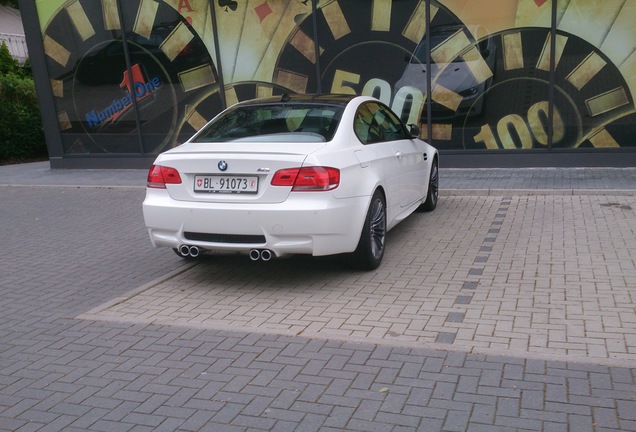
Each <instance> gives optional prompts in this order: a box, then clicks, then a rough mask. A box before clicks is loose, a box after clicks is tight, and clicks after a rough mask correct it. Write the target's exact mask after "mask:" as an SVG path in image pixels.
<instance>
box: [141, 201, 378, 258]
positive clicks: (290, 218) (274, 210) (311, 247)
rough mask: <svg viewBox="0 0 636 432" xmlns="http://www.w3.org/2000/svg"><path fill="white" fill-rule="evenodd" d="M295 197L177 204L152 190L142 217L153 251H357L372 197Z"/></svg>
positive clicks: (291, 252) (290, 252) (281, 252)
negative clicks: (184, 247)
mask: <svg viewBox="0 0 636 432" xmlns="http://www.w3.org/2000/svg"><path fill="white" fill-rule="evenodd" d="M320 198H321V199H320V200H318V199H316V195H315V193H296V194H292V195H291V196H290V197H289V198H288V199H287V200H286V201H285V202H283V203H278V204H260V205H259V204H227V203H214V204H211V203H197V202H185V201H176V200H173V199H172V198H170V196H169V195H168V193H167V191H165V190H153V189H148V190H147V193H146V199H145V200H144V203H143V214H144V220H145V223H146V227H147V229H148V233H149V235H150V240H151V241H152V244H153V245H154V246H155V247H169V248H173V249H176V248H179V247H180V246H181V245H184V244H185V245H189V246H197V247H198V248H199V249H204V250H211V251H227V252H231V251H235V252H248V251H250V250H252V249H269V250H271V251H272V252H273V253H274V254H275V255H276V256H282V255H286V254H311V255H315V256H319V255H333V254H338V253H346V252H353V251H354V250H355V248H356V247H357V244H358V241H359V239H360V233H361V231H362V225H363V222H364V216H365V215H366V211H367V206H368V197H356V198H347V199H336V198H333V197H331V198H328V199H322V198H326V197H320Z"/></svg>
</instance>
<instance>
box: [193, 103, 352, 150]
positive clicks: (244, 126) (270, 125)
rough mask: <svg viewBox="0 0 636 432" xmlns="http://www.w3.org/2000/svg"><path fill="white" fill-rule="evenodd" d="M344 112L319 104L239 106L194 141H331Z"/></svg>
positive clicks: (208, 127) (337, 108)
mask: <svg viewBox="0 0 636 432" xmlns="http://www.w3.org/2000/svg"><path fill="white" fill-rule="evenodd" d="M343 110H344V107H343V106H335V105H316V104H306V105H305V104H274V105H254V106H238V107H236V108H234V109H232V110H230V111H227V112H226V113H225V114H223V115H221V116H220V117H219V118H217V119H216V120H215V121H214V122H212V123H210V124H209V125H207V126H206V127H205V128H204V129H203V130H202V131H201V132H200V133H199V134H197V136H196V137H195V139H194V140H193V141H194V142H227V141H246V140H249V141H263V142H272V141H276V140H277V137H276V136H277V135H278V137H279V138H280V141H285V142H291V141H297V142H316V141H325V142H326V141H331V139H332V138H333V135H334V133H335V131H336V129H337V127H338V123H339V122H340V117H341V116H342V111H343ZM281 134H284V135H285V136H284V137H283V136H281ZM291 135H293V136H291Z"/></svg>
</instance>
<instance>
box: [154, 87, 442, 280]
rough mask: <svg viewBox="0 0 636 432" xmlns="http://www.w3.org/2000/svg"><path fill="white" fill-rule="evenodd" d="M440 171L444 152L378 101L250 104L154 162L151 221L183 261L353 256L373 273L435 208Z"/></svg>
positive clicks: (157, 238) (159, 238) (157, 241)
mask: <svg viewBox="0 0 636 432" xmlns="http://www.w3.org/2000/svg"><path fill="white" fill-rule="evenodd" d="M362 114H363V115H362ZM376 121H377V122H376ZM383 123H384V126H383ZM354 125H356V127H354ZM365 128H368V129H369V130H368V131H366V132H365V133H364V134H361V133H362V132H361V130H363V129H365ZM376 131H377V132H378V133H380V135H383V137H382V138H377V139H376V138H375V137H374V136H373V137H372V132H376ZM383 131H384V132H383ZM361 137H363V138H361ZM433 164H435V166H437V165H436V164H437V151H436V150H435V149H434V148H433V147H431V146H429V145H428V144H426V143H425V142H423V141H421V140H419V139H418V138H417V137H416V136H415V133H414V132H413V131H410V130H408V128H407V127H406V126H404V125H403V124H402V122H401V121H400V120H399V119H398V118H397V117H396V116H395V114H393V113H391V112H390V110H389V109H388V108H387V107H386V106H383V105H382V104H381V103H380V102H379V101H377V100H376V99H373V98H369V97H353V96H328V95H327V96H304V95H297V96H292V97H288V96H286V95H285V96H283V98H282V100H272V99H270V100H266V101H251V102H246V103H242V104H238V105H235V106H234V107H232V108H230V109H228V110H226V111H224V112H223V113H221V114H220V115H219V116H217V117H216V118H215V119H214V120H212V122H210V123H208V125H206V127H204V128H203V129H202V130H201V131H199V132H198V133H197V134H196V135H195V136H194V137H192V138H191V139H190V140H189V141H188V142H186V143H185V144H183V145H181V146H179V147H177V148H174V149H172V150H169V151H167V152H165V153H162V154H161V155H159V156H158V157H157V159H156V160H155V162H154V165H153V166H152V168H151V169H150V171H149V175H148V187H147V192H146V199H145V200H144V203H143V213H144V219H145V223H146V227H147V228H148V232H149V234H150V239H151V241H152V243H153V245H154V246H156V247H169V248H172V249H174V250H175V251H176V252H177V253H178V254H180V255H181V256H183V257H194V256H196V255H198V254H199V253H200V252H201V251H205V250H208V251H221V252H223V251H226V252H232V251H234V252H243V253H247V254H249V255H250V257H251V258H252V259H254V260H256V259H263V260H268V259H271V258H274V257H279V256H283V255H286V254H310V255H314V256H321V255H333V254H340V253H353V254H352V255H351V258H352V262H353V263H354V265H356V267H359V268H364V269H372V268H376V267H377V266H378V265H379V264H380V262H381V260H382V256H383V254H384V244H385V236H386V232H387V231H388V230H389V229H391V228H392V227H393V226H394V225H396V224H397V223H399V222H400V221H401V220H403V219H404V218H406V217H407V216H408V215H409V214H411V213H412V212H413V211H414V210H415V209H417V208H418V207H424V208H425V209H429V210H431V209H432V208H434V207H435V203H436V201H437V180H436V177H435V182H429V176H430V175H431V173H432V172H433V171H432V170H431V167H432V166H433ZM436 172H437V171H436V170H435V176H436V175H437V174H436ZM431 185H434V186H435V187H434V188H433V189H431ZM427 190H432V191H434V192H435V193H434V198H435V199H434V200H433V201H429V200H427ZM428 195H429V196H432V195H431V193H429V194H428Z"/></svg>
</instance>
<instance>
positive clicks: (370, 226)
mask: <svg viewBox="0 0 636 432" xmlns="http://www.w3.org/2000/svg"><path fill="white" fill-rule="evenodd" d="M385 241H386V203H385V201H384V195H382V192H380V191H375V193H374V194H373V198H371V204H370V205H369V210H368V211H367V216H366V218H365V220H364V226H363V227H362V233H361V235H360V241H359V242H358V247H357V248H356V250H355V251H354V252H353V253H352V254H351V261H352V264H353V265H354V266H355V267H357V268H359V269H361V270H373V269H376V268H378V266H379V265H380V263H381V262H382V257H384V246H385Z"/></svg>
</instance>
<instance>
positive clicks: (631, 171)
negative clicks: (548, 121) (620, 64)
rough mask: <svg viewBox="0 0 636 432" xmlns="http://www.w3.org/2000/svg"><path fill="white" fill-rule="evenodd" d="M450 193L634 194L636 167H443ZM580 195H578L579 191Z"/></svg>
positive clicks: (2, 172) (125, 177) (108, 180)
mask: <svg viewBox="0 0 636 432" xmlns="http://www.w3.org/2000/svg"><path fill="white" fill-rule="evenodd" d="M146 175H147V171H146V170H77V169H73V170H52V169H50V167H49V163H48V162H36V163H28V164H21V165H7V166H0V185H14V186H15V185H41V186H105V187H106V186H130V187H136V186H138V187H145V184H146ZM440 189H441V190H442V191H446V192H447V194H449V195H453V194H462V195H465V194H470V193H471V192H472V193H475V194H480V195H483V194H494V195H497V194H499V192H498V191H500V190H504V191H510V190H515V191H516V192H515V194H531V193H546V191H552V192H551V193H558V194H568V193H573V194H574V193H576V194H583V193H591V194H594V193H598V192H601V191H602V192H603V193H610V192H611V193H613V194H629V195H633V194H635V193H636V167H635V168H488V169H485V168H484V169H457V168H446V169H444V168H443V166H442V168H440ZM575 191H576V192H575Z"/></svg>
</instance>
